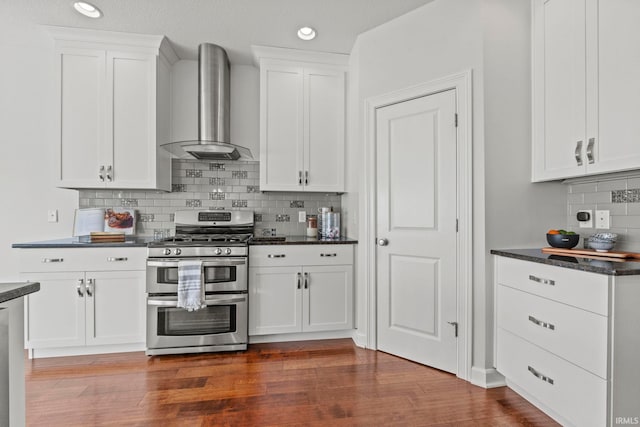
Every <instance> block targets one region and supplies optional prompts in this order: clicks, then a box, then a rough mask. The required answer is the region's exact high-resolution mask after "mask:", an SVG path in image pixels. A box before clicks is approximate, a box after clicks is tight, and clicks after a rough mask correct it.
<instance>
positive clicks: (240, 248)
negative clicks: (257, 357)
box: [146, 211, 253, 355]
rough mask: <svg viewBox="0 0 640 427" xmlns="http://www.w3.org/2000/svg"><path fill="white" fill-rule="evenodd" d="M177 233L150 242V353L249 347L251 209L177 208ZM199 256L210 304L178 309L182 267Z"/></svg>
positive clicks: (148, 283)
mask: <svg viewBox="0 0 640 427" xmlns="http://www.w3.org/2000/svg"><path fill="white" fill-rule="evenodd" d="M174 221H175V225H176V234H175V236H174V237H170V238H167V239H164V240H156V241H154V242H152V243H150V244H149V246H148V258H147V351H146V354H147V355H157V354H179V353H200V352H210V351H236V350H246V348H247V341H248V327H247V322H248V309H247V255H248V244H247V242H248V240H249V239H250V238H251V236H252V235H253V212H251V211H178V212H176V213H175V220H174ZM183 260H200V261H202V268H201V271H200V279H201V281H202V283H203V284H204V289H205V304H206V307H204V308H201V309H199V310H196V311H187V310H185V309H183V308H178V265H179V263H180V261H183Z"/></svg>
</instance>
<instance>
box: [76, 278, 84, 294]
mask: <svg viewBox="0 0 640 427" xmlns="http://www.w3.org/2000/svg"><path fill="white" fill-rule="evenodd" d="M82 285H84V279H78V282H77V284H76V292H77V293H78V296H79V297H81V298H82V297H84V291H83V286H82Z"/></svg>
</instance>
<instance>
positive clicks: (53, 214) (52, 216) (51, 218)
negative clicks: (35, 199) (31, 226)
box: [47, 209, 58, 222]
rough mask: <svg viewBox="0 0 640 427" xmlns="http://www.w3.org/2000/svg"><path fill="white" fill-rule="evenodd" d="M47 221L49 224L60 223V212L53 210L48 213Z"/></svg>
mask: <svg viewBox="0 0 640 427" xmlns="http://www.w3.org/2000/svg"><path fill="white" fill-rule="evenodd" d="M47 221H48V222H58V210H57V209H51V210H48V211H47Z"/></svg>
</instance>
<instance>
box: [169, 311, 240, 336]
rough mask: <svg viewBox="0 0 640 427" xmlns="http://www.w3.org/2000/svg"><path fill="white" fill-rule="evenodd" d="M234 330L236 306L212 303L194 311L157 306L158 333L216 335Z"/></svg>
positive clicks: (170, 334)
mask: <svg viewBox="0 0 640 427" xmlns="http://www.w3.org/2000/svg"><path fill="white" fill-rule="evenodd" d="M235 331H236V306H235V305H214V306H209V307H205V308H201V309H200V310H196V311H187V310H185V309H183V308H174V307H158V335H159V336H162V335H165V336H188V335H217V334H225V333H230V332H235Z"/></svg>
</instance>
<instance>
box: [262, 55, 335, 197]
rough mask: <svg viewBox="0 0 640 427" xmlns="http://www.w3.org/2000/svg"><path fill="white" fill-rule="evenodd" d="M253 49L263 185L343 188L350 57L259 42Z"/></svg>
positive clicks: (275, 188)
mask: <svg viewBox="0 0 640 427" xmlns="http://www.w3.org/2000/svg"><path fill="white" fill-rule="evenodd" d="M292 52H296V53H292ZM254 53H255V55H256V57H257V60H258V62H259V66H260V189H261V190H263V191H318V192H343V191H344V144H345V93H346V92H345V76H346V68H347V67H346V64H347V56H346V55H335V54H319V53H311V52H303V51H292V50H291V49H278V48H266V47H258V46H254Z"/></svg>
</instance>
